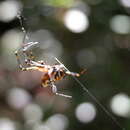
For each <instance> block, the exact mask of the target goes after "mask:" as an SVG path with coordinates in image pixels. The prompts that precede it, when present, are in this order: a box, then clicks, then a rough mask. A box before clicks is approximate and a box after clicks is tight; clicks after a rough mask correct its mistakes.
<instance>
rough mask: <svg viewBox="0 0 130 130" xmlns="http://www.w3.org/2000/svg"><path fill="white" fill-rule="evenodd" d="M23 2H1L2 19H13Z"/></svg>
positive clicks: (6, 20) (12, 0) (7, 20)
mask: <svg viewBox="0 0 130 130" xmlns="http://www.w3.org/2000/svg"><path fill="white" fill-rule="evenodd" d="M21 6H22V5H21V4H20V3H19V2H18V1H14V0H6V1H4V2H1V3H0V20H1V21H4V22H9V21H11V20H13V19H14V18H15V17H16V16H17V14H18V11H19V10H20V8H21Z"/></svg>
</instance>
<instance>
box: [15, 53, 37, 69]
mask: <svg viewBox="0 0 130 130" xmlns="http://www.w3.org/2000/svg"><path fill="white" fill-rule="evenodd" d="M15 56H16V59H17V62H18V64H19V68H20V69H21V70H22V71H28V70H38V68H37V67H36V66H30V67H23V65H22V64H21V62H20V58H19V55H18V51H15ZM25 61H26V60H25ZM26 62H27V63H26V64H29V62H28V60H27V61H26Z"/></svg>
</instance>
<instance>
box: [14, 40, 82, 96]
mask: <svg viewBox="0 0 130 130" xmlns="http://www.w3.org/2000/svg"><path fill="white" fill-rule="evenodd" d="M36 44H38V42H29V43H27V44H25V45H24V46H23V47H22V48H20V49H19V50H17V51H15V55H16V58H17V61H18V64H19V68H20V69H21V70H22V71H30V70H36V71H40V72H43V75H42V77H41V84H42V86H43V87H51V88H52V92H53V93H55V94H56V95H59V96H64V97H68V98H71V97H72V96H69V95H65V94H61V93H58V92H57V87H56V85H55V83H56V82H57V81H59V80H62V79H63V78H64V77H66V76H68V75H70V76H75V77H79V76H80V75H81V73H83V71H82V72H81V73H75V72H70V71H68V70H66V69H65V67H64V65H63V64H54V65H49V64H46V63H45V62H44V61H42V60H40V61H35V60H34V56H33V55H32V52H31V51H28V49H29V48H30V47H32V46H34V45H36ZM20 50H22V53H23V55H24V57H25V63H26V65H27V67H24V66H23V65H22V64H21V62H20V57H19V52H20Z"/></svg>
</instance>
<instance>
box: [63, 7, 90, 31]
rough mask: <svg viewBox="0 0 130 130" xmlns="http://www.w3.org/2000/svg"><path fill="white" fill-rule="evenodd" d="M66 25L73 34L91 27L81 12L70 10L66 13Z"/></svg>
mask: <svg viewBox="0 0 130 130" xmlns="http://www.w3.org/2000/svg"><path fill="white" fill-rule="evenodd" d="M64 24H65V26H66V27H67V28H68V29H69V30H70V31H72V32H73V33H81V32H84V31H85V30H86V29H87V28H88V27H89V20H88V17H87V15H86V14H85V13H84V12H82V11H81V10H76V9H70V10H68V11H67V12H66V13H65V16H64Z"/></svg>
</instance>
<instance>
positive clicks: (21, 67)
mask: <svg viewBox="0 0 130 130" xmlns="http://www.w3.org/2000/svg"><path fill="white" fill-rule="evenodd" d="M15 56H16V59H17V62H18V64H19V68H20V69H21V70H23V71H24V70H26V68H24V67H23V66H22V64H21V62H20V58H19V56H18V51H15Z"/></svg>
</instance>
